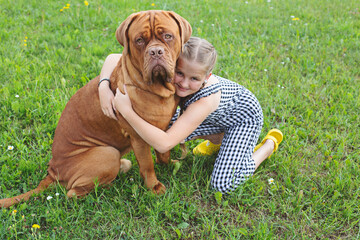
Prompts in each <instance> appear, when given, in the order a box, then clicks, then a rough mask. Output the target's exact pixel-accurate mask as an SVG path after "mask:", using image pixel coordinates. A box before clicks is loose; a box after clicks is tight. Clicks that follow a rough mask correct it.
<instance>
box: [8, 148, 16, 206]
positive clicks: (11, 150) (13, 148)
mask: <svg viewBox="0 0 360 240" xmlns="http://www.w3.org/2000/svg"><path fill="white" fill-rule="evenodd" d="M8 150H10V151H12V150H14V146H11V145H10V146H8ZM14 211H16V210H14Z"/></svg>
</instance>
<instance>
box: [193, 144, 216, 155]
mask: <svg viewBox="0 0 360 240" xmlns="http://www.w3.org/2000/svg"><path fill="white" fill-rule="evenodd" d="M220 145H221V144H213V143H212V142H210V141H209V140H206V141H204V142H202V143H200V144H199V145H197V146H196V147H195V148H194V149H193V153H194V155H204V156H209V155H212V154H214V153H217V152H218V151H219V149H220Z"/></svg>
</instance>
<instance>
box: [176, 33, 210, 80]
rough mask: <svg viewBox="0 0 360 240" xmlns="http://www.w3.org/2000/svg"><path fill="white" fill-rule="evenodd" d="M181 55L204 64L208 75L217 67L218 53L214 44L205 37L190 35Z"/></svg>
mask: <svg viewBox="0 0 360 240" xmlns="http://www.w3.org/2000/svg"><path fill="white" fill-rule="evenodd" d="M180 56H181V57H182V58H185V59H186V60H189V61H195V62H198V63H200V64H201V65H203V66H204V68H205V71H206V75H208V74H209V73H210V72H211V71H212V70H213V68H214V67H215V63H216V58H217V53H216V50H215V48H214V46H213V45H212V44H211V43H209V42H208V41H206V40H205V39H202V38H198V37H190V39H189V41H187V42H186V43H185V44H184V47H183V51H182V53H181V54H180Z"/></svg>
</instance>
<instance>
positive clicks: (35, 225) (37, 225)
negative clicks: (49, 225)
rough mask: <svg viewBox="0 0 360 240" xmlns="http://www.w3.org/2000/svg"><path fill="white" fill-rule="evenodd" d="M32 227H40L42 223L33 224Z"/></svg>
mask: <svg viewBox="0 0 360 240" xmlns="http://www.w3.org/2000/svg"><path fill="white" fill-rule="evenodd" d="M32 228H35V229H36V228H40V225H39V224H33V225H32Z"/></svg>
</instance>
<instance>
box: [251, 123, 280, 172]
mask: <svg viewBox="0 0 360 240" xmlns="http://www.w3.org/2000/svg"><path fill="white" fill-rule="evenodd" d="M282 139H283V134H282V132H281V131H280V130H279V129H275V128H274V129H271V130H270V131H269V132H268V133H267V135H266V136H265V138H264V139H263V140H262V141H261V143H260V144H258V145H257V146H256V147H255V150H254V153H253V155H252V156H253V159H254V161H255V168H258V167H259V166H260V164H261V163H262V162H263V161H264V160H265V159H267V158H268V157H270V156H271V154H272V153H273V152H275V151H276V150H277V149H278V147H279V144H280V143H281V141H282Z"/></svg>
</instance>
